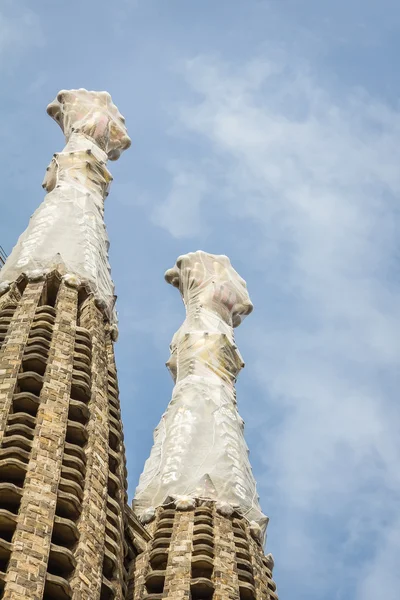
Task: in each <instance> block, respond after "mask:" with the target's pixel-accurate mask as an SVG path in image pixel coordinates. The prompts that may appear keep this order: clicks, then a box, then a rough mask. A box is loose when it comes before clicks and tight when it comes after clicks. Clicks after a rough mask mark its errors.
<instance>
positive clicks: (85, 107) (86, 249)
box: [0, 89, 131, 320]
mask: <svg viewBox="0 0 400 600" xmlns="http://www.w3.org/2000/svg"><path fill="white" fill-rule="evenodd" d="M47 112H48V114H49V115H50V116H51V117H52V118H53V119H54V120H55V121H56V122H57V123H58V124H59V125H60V127H61V129H62V130H63V132H64V134H65V138H66V142H67V144H66V146H65V148H64V150H63V151H62V152H58V153H56V154H54V156H53V159H52V161H51V163H50V165H49V166H48V167H47V170H46V175H45V178H44V181H43V187H44V189H45V190H46V191H47V196H46V198H45V200H44V202H43V203H42V204H41V206H40V207H39V208H38V209H37V210H36V212H35V213H34V214H33V216H32V218H31V220H30V223H29V226H28V228H27V229H26V231H25V232H24V233H23V234H22V235H21V237H20V238H19V240H18V242H17V244H16V246H15V248H14V249H13V251H12V253H11V255H10V256H9V258H8V260H7V262H6V264H5V266H4V267H3V268H2V270H1V273H0V285H1V284H3V285H2V287H3V288H5V287H6V286H7V285H9V283H10V282H11V281H14V280H15V279H17V277H18V276H20V275H21V274H22V273H24V274H26V275H27V276H29V277H31V278H32V277H33V278H35V277H36V278H38V277H41V276H43V275H45V274H46V273H49V272H51V271H53V270H55V269H57V270H58V271H59V272H60V273H61V274H63V275H64V276H66V277H68V278H69V279H70V280H73V279H74V280H76V282H77V283H79V284H84V285H86V286H87V287H88V289H89V291H91V292H93V293H94V295H95V297H96V300H97V302H98V303H99V305H100V306H101V307H102V308H103V309H104V310H105V311H106V312H107V314H108V316H109V318H110V319H112V320H115V315H114V311H113V307H114V302H115V296H114V284H113V281H112V279H111V274H110V271H111V269H110V265H109V262H108V246H109V242H108V237H107V233H106V231H105V227H104V221H103V214H104V199H105V197H106V196H107V195H108V188H109V185H110V182H111V181H112V177H111V174H110V173H109V171H108V170H107V168H106V163H107V160H108V159H110V160H117V159H118V158H119V156H120V155H121V153H122V152H123V151H124V150H126V149H127V148H129V146H130V144H131V141H130V139H129V137H128V134H127V131H126V127H125V119H124V117H123V116H122V115H121V114H120V112H119V111H118V109H117V107H116V106H115V105H114V104H113V102H112V100H111V96H110V94H108V93H107V92H89V91H87V90H84V89H79V90H62V91H61V92H59V93H58V94H57V97H56V98H55V100H54V101H53V102H51V103H50V104H49V105H48V107H47Z"/></svg>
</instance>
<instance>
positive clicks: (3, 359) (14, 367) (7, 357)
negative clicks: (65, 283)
mask: <svg viewBox="0 0 400 600" xmlns="http://www.w3.org/2000/svg"><path fill="white" fill-rule="evenodd" d="M43 286H44V282H43V281H39V282H35V283H28V285H27V286H26V288H25V291H24V294H23V296H22V298H21V300H20V302H19V305H18V307H17V309H16V311H15V313H14V315H13V318H12V320H11V323H10V326H9V328H8V331H7V337H6V339H5V342H4V344H3V346H2V348H1V350H0V445H1V442H2V439H3V436H4V431H5V427H6V424H7V419H8V414H9V412H10V407H11V403H12V396H13V393H14V388H15V384H16V382H17V376H18V372H19V370H20V368H21V361H22V355H23V353H24V349H25V344H26V342H27V339H28V336H29V331H30V328H31V325H32V321H33V318H34V316H35V311H36V307H37V305H38V303H39V300H40V296H41V293H42V290H43Z"/></svg>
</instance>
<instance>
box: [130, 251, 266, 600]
mask: <svg viewBox="0 0 400 600" xmlns="http://www.w3.org/2000/svg"><path fill="white" fill-rule="evenodd" d="M166 280H167V282H168V283H171V284H172V285H173V286H175V287H177V288H178V289H179V290H180V292H181V295H182V298H183V302H184V304H185V308H186V319H185V321H184V322H183V324H182V326H181V327H180V329H179V330H178V331H177V333H176V334H175V335H174V337H173V340H172V343H171V357H170V359H169V361H168V363H167V365H168V367H169V369H170V371H171V374H172V377H173V379H174V381H175V387H174V391H173V394H172V400H171V402H170V404H169V405H168V408H167V410H166V412H165V413H164V415H163V417H162V419H161V422H160V424H159V425H158V427H157V428H156V430H155V434H154V445H153V448H152V450H151V454H150V457H149V459H148V460H147V462H146V464H145V467H144V472H143V474H142V476H141V478H140V481H139V485H138V488H137V490H136V496H135V500H134V504H133V507H134V510H135V512H136V514H137V515H138V516H139V517H140V520H141V522H142V523H144V524H146V527H147V529H148V531H149V532H150V534H151V536H152V539H151V540H150V541H149V542H148V544H147V548H146V550H145V552H143V553H142V554H141V555H140V556H139V557H138V559H137V560H136V569H135V581H134V593H133V594H132V596H130V599H131V598H133V599H134V600H145V599H146V600H158V599H161V598H162V599H165V600H183V599H185V600H186V599H189V600H206V599H211V598H212V599H213V600H277V594H276V586H275V583H274V581H273V579H272V568H273V558H272V556H271V554H268V555H267V556H265V555H264V552H263V543H264V538H265V529H266V525H267V521H268V519H267V518H266V517H265V516H264V515H263V514H262V512H261V510H260V507H259V504H258V497H257V492H256V484H255V481H254V478H253V475H252V471H251V467H250V463H249V460H248V449H247V446H246V443H245V440H244V436H243V421H242V419H241V418H240V416H239V413H238V411H237V406H236V393H235V387H234V384H235V381H236V376H237V374H238V373H239V371H240V369H241V368H242V367H243V361H242V358H241V356H240V353H239V351H238V349H237V346H236V344H235V340H234V335H233V328H234V327H236V326H238V325H239V324H240V323H241V321H242V319H243V317H245V316H246V315H247V314H249V313H250V312H251V310H252V308H253V307H252V304H251V302H250V298H249V296H248V293H247V289H246V283H245V281H244V280H243V279H242V278H241V277H240V276H239V275H238V273H237V272H236V271H235V270H234V269H233V268H232V266H231V263H230V261H229V259H228V258H227V257H226V256H214V255H211V254H206V253H205V252H195V253H191V254H188V255H185V256H181V257H180V258H179V259H178V261H177V263H176V265H175V267H174V268H173V269H170V270H169V271H167V273H166Z"/></svg>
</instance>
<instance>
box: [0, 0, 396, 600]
mask: <svg viewBox="0 0 400 600" xmlns="http://www.w3.org/2000/svg"><path fill="white" fill-rule="evenodd" d="M399 30H400V7H399V4H398V0H380V1H379V2H378V1H372V0H363V1H361V0H346V1H345V0H336V2H331V1H329V2H328V1H327V0H302V1H300V0H297V1H296V0H273V1H272V0H271V1H268V0H266V1H264V0H202V1H199V0H137V1H134V0H129V1H128V0H119V1H118V2H116V3H115V5H114V6H113V5H112V3H110V2H105V1H103V0H96V1H93V0H85V1H83V2H78V1H77V0H69V2H68V3H64V2H59V3H55V2H54V1H50V0H49V1H47V0H37V1H36V2H29V1H28V0H19V1H18V2H15V1H11V0H10V1H8V0H0V72H1V84H2V85H1V88H2V90H1V94H0V109H1V127H0V142H1V143H0V155H1V165H2V187H3V189H2V195H1V200H0V204H1V211H0V243H1V245H2V246H3V247H4V248H5V250H6V251H7V252H8V253H9V252H10V251H11V248H12V247H13V245H14V244H15V242H16V239H17V237H18V236H19V234H20V233H21V232H22V231H23V230H24V228H25V227H26V225H27V222H28V219H29V216H30V215H31V213H32V212H33V211H34V210H35V208H36V207H37V206H38V204H39V203H40V201H41V200H42V198H43V192H42V190H41V187H40V184H41V181H42V178H43V176H44V172H45V168H46V166H47V165H48V163H49V162H50V160H51V157H52V154H53V153H54V152H55V151H58V150H61V149H62V147H63V137H62V134H61V132H60V130H59V129H58V128H57V126H56V124H55V123H54V122H52V121H51V120H50V119H49V117H48V116H47V115H46V112H45V108H46V105H47V104H48V103H49V102H50V101H51V100H52V99H53V98H54V97H55V95H56V93H57V92H58V91H59V90H60V89H62V88H67V89H68V88H76V87H85V88H88V89H95V90H103V89H105V90H107V91H109V92H110V93H111V94H112V97H113V99H114V102H115V103H116V104H117V106H118V107H119V109H120V110H121V112H122V114H123V115H124V116H125V117H126V122H127V127H128V132H129V134H130V136H131V138H132V141H133V143H132V147H131V149H130V150H129V151H127V152H126V153H125V154H124V155H123V156H122V157H121V159H120V160H119V161H118V162H117V163H111V164H110V170H111V172H112V173H113V175H114V182H113V185H112V189H111V193H110V196H109V198H108V199H107V202H106V221H107V227H108V232H109V237H110V240H111V257H110V258H111V264H112V270H113V276H114V280H115V283H116V287H117V293H118V311H119V320H120V339H119V341H118V344H117V348H116V352H117V363H118V369H119V381H120V388H121V400H122V409H123V418H124V429H125V437H126V447H127V454H128V469H129V483H130V487H129V491H130V497H132V495H133V492H134V489H135V486H136V483H137V481H138V477H139V474H140V472H141V470H142V467H143V464H144V461H145V459H146V457H147V456H148V454H149V451H150V447H151V443H152V430H153V428H154V427H155V425H156V424H157V422H158V421H159V418H160V416H161V414H162V412H163V410H164V409H165V407H166V405H167V403H168V401H169V399H170V396H171V391H172V380H171V379H170V376H169V374H168V372H167V370H166V368H165V366H164V363H165V361H166V360H167V358H168V344H169V342H170V340H171V338H172V335H173V333H174V332H175V331H176V329H177V328H178V326H179V325H180V323H181V322H182V320H183V315H184V311H183V306H182V304H181V301H180V298H179V294H178V293H177V291H176V290H175V289H173V288H172V287H171V286H167V285H166V284H165V282H164V280H163V273H164V271H165V270H166V269H167V268H169V267H171V266H172V265H173V264H174V262H175V259H176V257H177V256H178V255H180V254H183V253H186V252H188V251H194V250H197V249H203V250H206V251H208V252H212V253H223V254H227V255H228V256H229V257H230V258H231V261H232V263H233V265H234V267H235V268H236V269H237V271H238V272H239V273H240V275H241V276H243V277H244V278H245V279H246V280H247V283H248V289H249V292H250V295H251V298H252V300H253V303H254V306H255V309H254V313H253V314H252V315H251V316H250V317H249V318H248V319H247V320H246V321H245V322H244V324H243V325H242V326H241V327H240V328H239V329H238V330H237V341H238V345H239V348H240V350H241V353H242V355H243V356H244V359H245V361H246V368H245V370H244V371H243V372H242V373H241V374H240V377H239V382H238V402H239V408H240V412H241V414H242V416H243V418H244V419H245V421H246V437H247V441H248V445H249V447H250V452H251V455H250V457H251V461H252V465H253V470H254V473H255V476H256V479H257V481H258V490H259V494H260V499H261V504H262V508H263V510H264V512H265V513H266V514H267V515H269V517H270V519H271V521H270V525H269V528H268V541H267V551H270V552H272V553H273V554H274V557H275V563H276V567H275V579H276V581H277V585H278V592H279V595H280V598H281V600H292V599H293V600H321V599H324V600H349V599H350V598H351V599H354V600H376V599H377V598H384V599H385V600H398V598H399V597H400V591H399V590H400V570H399V568H398V564H399V554H400V512H399V506H400V470H399V462H400V439H399V422H400V418H399V394H398V389H399V384H400V375H399V374H400V370H399V367H400V325H399V324H400V297H399V296H400V286H399V268H398V263H399V242H398V239H399V235H398V230H399V194H400V171H399V159H400V156H399V133H400V107H399V101H398V98H399V92H400V82H399V78H398V75H397V71H398V65H397V63H398V56H399V52H400V45H399V41H398V40H399V33H400V31H399Z"/></svg>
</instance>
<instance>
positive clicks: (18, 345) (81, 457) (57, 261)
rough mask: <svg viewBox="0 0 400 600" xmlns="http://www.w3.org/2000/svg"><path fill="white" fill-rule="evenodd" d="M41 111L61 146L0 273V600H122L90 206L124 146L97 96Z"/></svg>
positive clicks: (110, 326) (111, 408) (114, 388)
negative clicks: (41, 196)
mask: <svg viewBox="0 0 400 600" xmlns="http://www.w3.org/2000/svg"><path fill="white" fill-rule="evenodd" d="M48 112H49V114H50V115H51V116H53V118H54V119H55V120H56V121H57V122H58V123H59V124H60V126H61V127H62V129H63V131H64V133H65V135H66V138H67V145H66V147H65V148H64V150H63V151H62V152H60V153H58V154H55V155H54V157H53V160H52V162H51V164H50V166H49V167H48V169H47V172H46V177H45V180H44V184H43V186H44V188H45V189H46V191H47V192H48V193H47V196H46V198H45V200H44V202H43V203H42V205H41V206H40V207H39V209H38V210H37V211H36V212H35V214H34V215H33V217H32V218H31V221H30V223H29V226H28V228H27V230H26V231H25V233H24V234H23V235H22V236H21V237H20V239H19V241H18V243H17V245H16V247H15V248H14V250H13V252H12V253H11V255H10V257H9V258H8V260H7V261H6V264H5V266H4V267H3V268H2V270H1V272H0V294H1V296H0V597H2V598H4V600H27V598H29V600H52V599H57V600H108V599H116V600H122V599H123V598H125V597H126V594H127V584H128V571H129V570H130V566H131V562H132V560H133V559H134V557H135V555H136V554H137V553H138V551H139V549H140V547H141V546H143V543H144V540H146V539H148V538H149V535H148V534H147V533H146V532H145V531H144V529H143V528H142V527H141V526H140V525H139V524H138V523H137V522H135V519H134V517H133V514H132V512H131V509H130V508H129V507H128V506H127V493H126V488H127V483H126V467H125V451H124V445H123V433H122V422H121V415H120V406H119V397H118V384H117V375H116V369H115V361H114V350H113V342H114V340H115V339H116V325H115V319H114V310H113V307H114V289H113V283H112V280H111V276H110V269H109V264H108V254H107V251H108V240H107V235H106V232H105V227H104V221H103V202H104V198H105V197H106V195H107V193H108V185H109V182H110V180H111V176H110V174H109V172H108V170H107V168H106V162H107V159H108V158H111V159H115V158H118V156H119V154H120V153H121V152H122V150H124V149H125V148H126V147H127V146H128V145H129V143H130V141H129V138H128V137H127V134H126V129H125V125H124V122H123V119H122V117H121V115H120V114H119V112H118V110H117V108H116V107H115V106H114V105H113V104H112V101H111V98H110V96H109V95H108V94H106V93H98V92H87V91H86V90H71V91H63V92H60V94H59V95H58V96H57V99H56V100H55V101H54V102H53V103H52V104H51V105H49V107H48Z"/></svg>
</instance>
